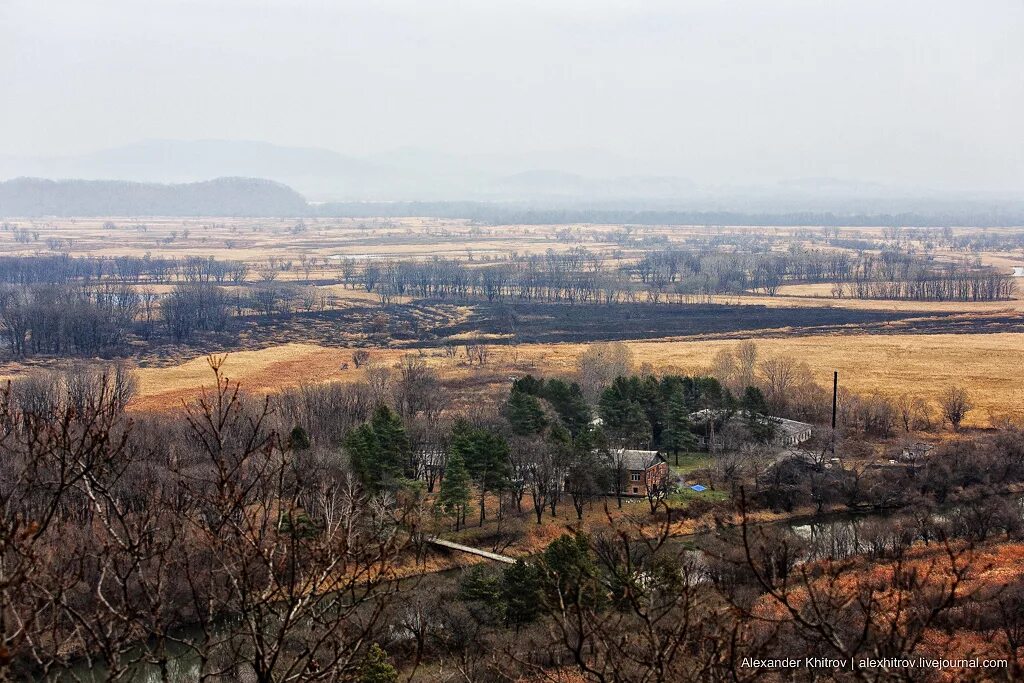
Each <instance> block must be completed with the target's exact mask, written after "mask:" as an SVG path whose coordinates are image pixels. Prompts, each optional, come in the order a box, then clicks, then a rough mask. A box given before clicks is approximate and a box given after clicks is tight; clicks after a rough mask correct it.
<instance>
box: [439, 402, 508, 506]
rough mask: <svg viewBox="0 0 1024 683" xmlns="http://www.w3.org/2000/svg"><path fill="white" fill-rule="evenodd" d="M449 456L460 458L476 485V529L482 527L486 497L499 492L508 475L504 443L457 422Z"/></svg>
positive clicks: (484, 432) (485, 432) (480, 430)
mask: <svg viewBox="0 0 1024 683" xmlns="http://www.w3.org/2000/svg"><path fill="white" fill-rule="evenodd" d="M451 454H452V455H455V454H458V455H461V456H462V458H463V460H464V461H465V462H466V469H468V470H469V474H470V476H471V477H472V478H473V481H474V482H475V483H476V486H477V490H478V491H479V492H480V526H483V523H484V519H485V518H486V514H485V508H484V503H485V501H486V496H487V494H488V493H491V492H499V491H503V490H504V489H505V487H506V486H508V483H509V479H510V478H511V476H512V472H511V466H510V465H509V461H508V443H506V442H505V439H504V438H503V437H502V436H501V435H499V434H494V433H492V432H491V431H489V430H487V429H484V428H477V427H473V426H472V425H470V424H469V423H467V422H465V421H459V422H456V423H455V427H454V429H453V430H452V441H451Z"/></svg>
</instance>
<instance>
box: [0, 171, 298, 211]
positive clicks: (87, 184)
mask: <svg viewBox="0 0 1024 683" xmlns="http://www.w3.org/2000/svg"><path fill="white" fill-rule="evenodd" d="M307 212H308V205H307V204H306V200H305V199H304V198H303V196H302V195H300V194H299V193H298V192H296V191H295V190H293V189H291V188H290V187H288V186H287V185H282V184H281V183H276V182H273V181H270V180H262V179H259V178H216V179H214V180H207V181H203V182H198V183H182V184H173V185H170V184H159V183H132V182H127V181H123V180H43V179H40V178H15V179H14V180H8V181H6V182H0V216H25V217H31V216H301V215H305V214H306V213H307Z"/></svg>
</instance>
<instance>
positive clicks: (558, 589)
mask: <svg viewBox="0 0 1024 683" xmlns="http://www.w3.org/2000/svg"><path fill="white" fill-rule="evenodd" d="M540 564H541V569H542V572H543V576H544V578H545V580H544V592H545V594H546V596H545V597H546V599H548V600H550V601H552V604H554V605H558V604H561V603H562V601H563V600H566V601H569V602H572V603H575V602H577V601H578V602H579V604H580V605H589V606H594V607H596V606H599V605H600V604H601V603H602V602H604V600H605V596H604V586H603V584H602V582H601V576H600V572H599V571H598V568H597V563H596V562H594V558H593V556H592V555H591V553H590V541H589V538H588V537H587V536H586V534H582V533H578V534H575V535H569V534H563V535H562V536H560V537H559V538H556V539H555V540H554V541H552V542H551V543H550V544H549V545H548V547H547V548H545V549H544V553H543V555H541V559H540Z"/></svg>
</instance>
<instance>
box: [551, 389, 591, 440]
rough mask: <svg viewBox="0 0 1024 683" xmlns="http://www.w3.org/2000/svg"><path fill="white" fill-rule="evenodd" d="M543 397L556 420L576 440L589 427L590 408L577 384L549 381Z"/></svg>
mask: <svg viewBox="0 0 1024 683" xmlns="http://www.w3.org/2000/svg"><path fill="white" fill-rule="evenodd" d="M543 397H544V398H545V399H546V400H547V401H548V402H549V403H550V404H551V407H552V408H554V409H555V412H556V413H558V418H559V419H560V420H561V421H562V424H563V425H565V428H566V429H568V430H569V432H570V433H571V434H572V436H573V438H576V437H577V436H579V435H580V434H582V433H583V432H585V431H586V430H587V428H588V427H589V425H590V420H591V413H590V406H589V405H588V404H587V400H586V398H584V396H583V390H582V389H580V385H578V384H575V383H573V384H568V383H566V382H563V381H562V380H560V379H550V380H548V381H547V383H546V384H545V385H544V390H543Z"/></svg>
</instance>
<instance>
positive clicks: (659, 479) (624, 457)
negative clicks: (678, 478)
mask: <svg viewBox="0 0 1024 683" xmlns="http://www.w3.org/2000/svg"><path fill="white" fill-rule="evenodd" d="M609 454H610V456H611V462H612V465H613V469H615V470H617V471H619V472H620V476H621V480H620V482H619V484H620V486H621V491H622V494H623V495H627V496H646V495H647V493H648V492H649V491H652V490H655V489H657V488H660V487H662V486H664V485H665V483H666V482H667V481H668V476H669V471H668V462H667V461H666V460H665V458H664V457H663V456H662V455H661V453H659V452H658V451H640V450H632V449H628V448H619V449H617V450H612V451H610V453H609ZM609 493H616V491H615V490H614V489H613V490H612V491H610V492H609Z"/></svg>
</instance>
